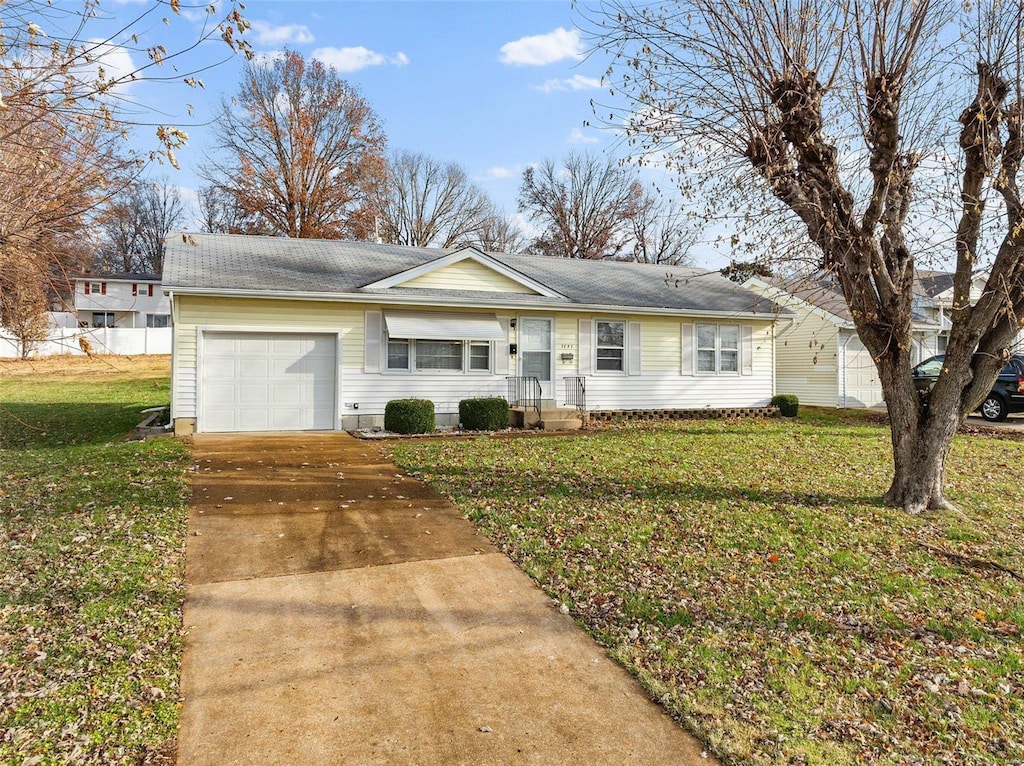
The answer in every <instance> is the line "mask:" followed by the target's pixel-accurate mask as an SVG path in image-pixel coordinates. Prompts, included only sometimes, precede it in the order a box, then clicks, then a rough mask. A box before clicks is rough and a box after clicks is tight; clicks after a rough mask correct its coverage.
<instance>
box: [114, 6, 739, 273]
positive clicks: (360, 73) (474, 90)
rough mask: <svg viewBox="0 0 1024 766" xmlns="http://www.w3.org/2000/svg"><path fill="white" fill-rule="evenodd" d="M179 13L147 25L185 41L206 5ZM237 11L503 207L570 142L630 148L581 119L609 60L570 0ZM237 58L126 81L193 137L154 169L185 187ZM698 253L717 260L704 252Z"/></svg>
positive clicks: (147, 132)
mask: <svg viewBox="0 0 1024 766" xmlns="http://www.w3.org/2000/svg"><path fill="white" fill-rule="evenodd" d="M105 7H106V8H107V10H108V12H111V13H113V14H114V15H115V16H117V17H118V19H119V20H122V21H123V20H127V19H129V18H132V14H135V13H138V11H139V9H140V8H144V7H145V6H141V5H138V4H136V3H135V2H132V1H131V0H123V2H122V3H121V4H118V5H113V6H105ZM184 15H185V16H186V18H178V19H173V20H172V24H171V25H170V27H164V26H163V25H156V24H154V25H153V34H155V35H160V36H161V39H162V40H163V41H166V44H168V47H169V48H172V49H173V48H174V47H175V45H176V44H177V45H178V46H180V45H181V44H182V43H183V42H185V41H186V40H187V39H189V36H192V37H194V35H195V29H196V27H195V24H194V23H193V22H192V21H190V18H189V17H191V18H193V19H194V18H198V17H199V16H201V14H193V13H192V12H190V11H188V10H187V9H186V10H185V13H184ZM245 15H246V18H248V19H249V21H250V22H251V23H252V25H253V29H252V30H251V31H250V32H249V33H248V35H247V36H248V38H249V39H250V41H251V42H252V44H253V46H254V48H255V50H256V51H257V52H258V53H261V54H267V55H270V54H273V53H274V52H275V51H279V50H281V49H283V48H285V47H288V48H291V49H293V50H297V51H299V52H301V53H302V54H303V55H305V56H306V57H307V58H319V59H321V60H323V61H324V62H325V63H329V64H333V65H335V66H336V67H337V68H338V69H339V72H340V74H341V76H342V77H344V78H345V79H346V80H348V81H349V82H351V83H353V84H355V85H357V86H358V87H359V88H360V90H361V91H362V93H363V95H364V97H365V98H366V99H367V100H368V101H369V103H370V104H371V106H372V107H373V109H374V110H375V112H376V113H377V115H378V116H379V118H380V119H381V121H382V123H383V127H384V130H385V132H386V134H387V137H388V145H389V147H390V148H397V149H408V150H412V151H418V152H423V153H425V154H427V155H429V156H431V157H434V158H436V159H441V160H451V161H456V162H458V163H459V164H461V165H462V166H463V167H465V168H466V170H467V171H468V172H469V174H470V175H471V176H472V177H473V178H474V179H475V180H476V181H477V182H478V183H479V184H480V185H481V186H482V187H483V188H484V189H485V190H486V191H487V192H488V194H489V195H490V196H491V198H492V199H493V200H494V201H495V202H496V203H497V204H498V205H499V207H501V208H503V209H504V210H505V212H506V213H507V214H513V213H515V211H516V196H517V192H518V188H519V183H520V179H521V176H522V172H523V170H524V169H525V168H526V167H527V166H528V165H529V164H531V163H536V162H540V161H541V160H543V159H545V158H555V159H557V158H560V157H562V156H563V155H564V154H566V153H567V152H568V151H571V150H577V151H592V152H598V153H600V152H612V153H615V154H616V155H617V156H618V155H621V154H622V152H623V151H624V149H623V147H621V146H617V136H616V135H615V133H614V132H612V131H610V130H608V129H602V128H596V127H587V126H586V125H585V123H586V122H587V121H591V122H593V121H594V116H593V112H592V109H591V106H590V100H591V99H592V98H595V99H602V98H603V99H607V98H608V95H607V89H606V88H603V87H602V86H601V85H600V77H601V75H602V73H603V71H604V68H605V65H606V60H605V59H603V58H588V57H587V56H586V48H587V42H586V40H585V38H584V37H583V36H582V35H581V34H580V33H579V31H578V30H577V29H576V27H575V24H574V22H576V21H578V20H579V19H578V16H577V12H576V11H574V9H573V7H572V4H571V3H570V2H569V0H532V1H527V0H520V1H519V2H487V1H485V0H475V1H474V0H463V1H462V2H450V1H444V0H427V1H424V2H397V1H391V0H386V1H381V2H354V1H353V2H327V1H324V2H287V1H283V0H273V1H271V0H254V1H252V2H248V3H247V7H246V10H245ZM222 48H223V46H222V45H212V44H211V45H209V46H207V49H206V51H205V53H202V54H201V57H202V56H205V60H210V59H211V57H214V56H216V55H219V53H220V51H221V49H222ZM135 58H138V54H136V56H135ZM196 60H199V59H196ZM136 63H138V62H137V61H136ZM242 63H243V62H242V60H241V57H236V58H235V59H234V60H231V61H228V62H227V63H225V64H223V65H221V66H218V67H216V68H213V69H210V70H209V71H206V72H204V73H203V75H202V79H203V81H204V83H205V86H206V87H205V89H204V90H195V91H193V90H190V89H188V88H186V87H185V86H183V85H159V86H158V85H154V84H149V83H144V84H138V85H134V86H132V87H133V91H132V94H131V95H132V97H133V98H134V99H136V100H138V101H139V102H141V103H143V104H145V105H148V106H156V105H160V106H161V107H162V108H163V109H164V110H165V111H166V113H167V116H166V117H163V118H161V119H163V120H166V121H169V122H172V123H174V124H178V125H180V126H183V127H184V129H185V130H186V131H187V132H188V133H189V136H190V141H189V146H188V147H187V148H186V149H184V150H182V151H181V152H179V153H178V157H179V162H180V165H181V170H180V171H172V170H171V169H169V168H167V169H166V170H161V169H159V168H157V169H155V170H154V174H156V175H160V174H161V173H166V175H167V176H168V177H169V179H170V181H171V183H174V184H176V185H178V186H180V187H182V188H183V189H184V190H186V194H188V193H189V191H190V190H191V191H194V190H195V189H196V188H198V187H199V186H200V185H201V183H202V181H201V180H200V179H199V178H198V176H197V175H196V168H197V167H198V166H199V165H200V164H201V163H202V159H203V155H204V152H205V151H206V150H207V149H208V141H209V129H208V127H206V126H205V125H204V124H203V123H205V122H207V121H209V120H210V119H211V118H212V117H213V115H214V114H215V112H216V110H217V107H218V104H219V103H220V99H221V97H223V96H229V95H230V94H231V93H232V92H234V91H235V90H236V89H237V85H238V82H239V73H240V70H241V66H242ZM186 102H189V103H191V104H192V105H193V107H194V116H193V117H189V116H188V115H187V114H186V113H185V110H184V104H185V103H186ZM151 136H152V129H151V128H147V129H140V130H139V135H138V136H137V137H136V139H135V142H136V144H137V145H140V146H143V145H145V146H151V145H152V143H153V140H152V138H151ZM645 174H648V175H649V174H650V171H645ZM654 175H655V176H657V177H658V179H659V180H662V181H663V180H664V176H663V174H660V173H654ZM698 260H700V261H703V262H704V263H706V265H708V266H713V267H716V268H717V267H718V266H720V265H722V264H721V261H722V259H721V258H720V257H717V256H715V255H714V254H711V253H709V255H708V256H706V257H701V256H699V255H698Z"/></svg>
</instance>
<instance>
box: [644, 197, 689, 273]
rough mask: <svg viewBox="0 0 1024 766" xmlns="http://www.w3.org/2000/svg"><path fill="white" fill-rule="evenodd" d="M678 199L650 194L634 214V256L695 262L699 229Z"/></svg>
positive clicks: (673, 262)
mask: <svg viewBox="0 0 1024 766" xmlns="http://www.w3.org/2000/svg"><path fill="white" fill-rule="evenodd" d="M688 221H689V218H688V217H687V215H686V211H685V209H684V208H683V206H682V204H681V203H680V202H679V201H678V200H673V199H667V198H665V197H659V196H654V195H651V194H647V195H646V196H645V197H644V199H643V200H642V202H641V204H640V205H639V206H638V208H637V209H636V212H635V213H634V214H633V217H632V219H631V223H632V224H633V258H632V260H634V261H638V262H639V263H659V264H666V265H669V266H688V265H692V264H693V259H692V258H691V257H690V249H691V248H692V247H693V245H694V243H695V242H696V241H697V230H696V229H695V228H693V227H692V226H691V225H690V224H689V223H688Z"/></svg>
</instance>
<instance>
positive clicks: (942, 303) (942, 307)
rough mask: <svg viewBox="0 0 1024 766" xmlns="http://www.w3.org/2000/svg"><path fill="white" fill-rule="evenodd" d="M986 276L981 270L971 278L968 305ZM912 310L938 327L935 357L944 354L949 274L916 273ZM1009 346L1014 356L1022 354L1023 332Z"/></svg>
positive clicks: (950, 296)
mask: <svg viewBox="0 0 1024 766" xmlns="http://www.w3.org/2000/svg"><path fill="white" fill-rule="evenodd" d="M988 276H989V275H988V271H985V270H984V269H982V270H979V271H976V272H974V273H973V274H972V275H971V292H970V301H971V304H972V305H973V304H975V303H977V301H978V299H979V298H981V294H982V292H984V290H985V286H986V285H987V284H988ZM914 307H915V310H918V311H920V312H921V313H922V314H923V315H924V316H925V318H927V319H929V320H931V321H933V322H935V323H936V324H938V325H939V343H938V353H940V354H941V353H944V352H945V350H946V343H947V342H948V341H949V329H950V326H951V325H950V320H949V316H950V311H951V310H952V308H953V273H952V272H947V271H924V270H918V272H917V290H916V294H915V296H914ZM1010 345H1011V347H1012V350H1013V351H1015V352H1016V353H1022V352H1024V328H1022V330H1021V332H1019V333H1018V334H1017V337H1016V338H1015V339H1014V340H1013V341H1012V342H1011V344H1010Z"/></svg>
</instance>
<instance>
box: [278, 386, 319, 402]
mask: <svg viewBox="0 0 1024 766" xmlns="http://www.w3.org/2000/svg"><path fill="white" fill-rule="evenodd" d="M271 396H272V397H273V402H274V404H301V403H302V399H303V396H302V387H301V386H298V385H295V384H291V385H281V384H278V385H276V386H274V390H273V393H272V394H271ZM309 398H310V399H312V398H313V397H309ZM309 403H310V404H312V401H310V402H309Z"/></svg>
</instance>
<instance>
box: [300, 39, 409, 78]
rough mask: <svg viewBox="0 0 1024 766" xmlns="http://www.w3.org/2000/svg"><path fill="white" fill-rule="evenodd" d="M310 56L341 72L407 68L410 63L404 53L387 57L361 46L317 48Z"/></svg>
mask: <svg viewBox="0 0 1024 766" xmlns="http://www.w3.org/2000/svg"><path fill="white" fill-rule="evenodd" d="M310 55H311V56H312V57H313V58H315V59H317V60H318V61H321V62H323V63H324V64H326V65H327V66H332V67H334V68H335V69H337V70H338V71H339V72H358V71H359V70H360V69H366V68H367V67H371V66H382V65H384V64H390V65H392V66H405V65H407V64H408V63H409V57H408V56H406V55H405V54H404V53H402V52H398V53H396V54H394V55H393V56H386V55H384V54H383V53H377V52H376V51H371V50H370V49H369V48H364V47H363V46H361V45H358V46H355V47H352V48H331V47H328V48H317V49H316V50H315V51H313V53H312V54H310Z"/></svg>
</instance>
